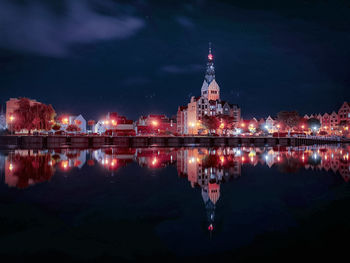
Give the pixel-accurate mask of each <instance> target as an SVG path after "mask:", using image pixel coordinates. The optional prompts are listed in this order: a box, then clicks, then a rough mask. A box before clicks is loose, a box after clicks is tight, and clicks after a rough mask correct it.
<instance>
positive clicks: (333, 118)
mask: <svg viewBox="0 0 350 263" xmlns="http://www.w3.org/2000/svg"><path fill="white" fill-rule="evenodd" d="M329 120H330V121H329V122H330V128H331V130H335V129H337V128H338V124H339V118H338V114H337V113H336V112H335V111H333V112H332V113H331V114H330V116H329Z"/></svg>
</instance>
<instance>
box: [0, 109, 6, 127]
mask: <svg viewBox="0 0 350 263" xmlns="http://www.w3.org/2000/svg"><path fill="white" fill-rule="evenodd" d="M5 129H6V116H5V113H4V112H3V109H2V108H1V113H0V131H1V130H5Z"/></svg>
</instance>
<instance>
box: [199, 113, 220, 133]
mask: <svg viewBox="0 0 350 263" xmlns="http://www.w3.org/2000/svg"><path fill="white" fill-rule="evenodd" d="M202 124H203V126H204V127H206V128H207V129H208V131H209V134H211V131H212V130H216V129H218V128H219V127H220V124H221V123H220V120H219V119H218V118H217V117H215V116H207V115H206V116H204V117H203V121H202Z"/></svg>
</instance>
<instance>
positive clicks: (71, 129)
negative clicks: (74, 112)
mask: <svg viewBox="0 0 350 263" xmlns="http://www.w3.org/2000/svg"><path fill="white" fill-rule="evenodd" d="M66 131H69V132H78V131H80V128H79V127H78V126H77V125H75V124H70V125H68V127H67V129H66Z"/></svg>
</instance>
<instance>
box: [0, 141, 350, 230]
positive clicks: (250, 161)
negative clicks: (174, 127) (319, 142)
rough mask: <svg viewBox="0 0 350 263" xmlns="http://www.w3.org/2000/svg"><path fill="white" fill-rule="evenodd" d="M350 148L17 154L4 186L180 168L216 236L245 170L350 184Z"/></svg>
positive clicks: (6, 164) (7, 164) (2, 163)
mask: <svg viewBox="0 0 350 263" xmlns="http://www.w3.org/2000/svg"><path fill="white" fill-rule="evenodd" d="M349 152H350V146H346V147H342V148H330V147H298V148H293V147H268V148H266V147H261V148H259V147H240V148H210V149H208V148H139V149H135V148H103V149H98V150H96V149H94V150H77V149H56V150H51V151H48V150H43V151H40V150H36V151H33V150H16V151H13V152H11V153H9V154H8V155H7V156H5V157H4V155H2V158H1V159H0V167H1V168H2V174H3V171H4V175H5V176H4V179H3V180H4V182H5V184H7V185H8V186H9V187H17V188H21V189H23V188H27V187H29V186H32V185H35V184H37V183H41V182H45V181H49V180H50V179H51V178H52V176H53V175H54V174H55V173H56V172H58V171H59V172H60V174H63V175H65V176H68V175H69V171H71V170H74V169H82V168H83V167H84V166H85V165H86V166H88V167H91V166H97V165H98V166H100V167H102V168H103V169H104V170H106V171H108V172H110V173H111V174H112V175H113V174H114V173H115V172H117V171H118V170H119V169H120V168H122V167H126V166H127V165H128V164H131V163H133V162H135V163H137V164H138V165H139V166H141V167H145V168H148V169H162V168H165V167H167V166H174V167H176V169H177V172H178V175H179V177H181V178H187V180H188V181H189V183H190V185H191V187H193V188H200V189H201V195H202V199H203V203H204V207H205V210H206V214H207V228H208V231H209V232H210V233H212V232H213V231H214V230H215V209H216V205H217V203H218V202H219V199H220V186H221V184H222V183H225V182H228V181H231V180H233V179H237V178H239V177H241V174H242V167H243V166H256V165H258V164H259V165H266V166H268V167H269V168H272V167H274V168H277V169H278V170H279V171H280V172H283V173H296V172H298V171H299V170H300V169H306V170H319V171H321V170H324V171H327V172H329V173H334V174H335V173H339V174H340V175H341V176H342V178H343V179H344V181H345V182H348V181H349V179H350V161H349Z"/></svg>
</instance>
